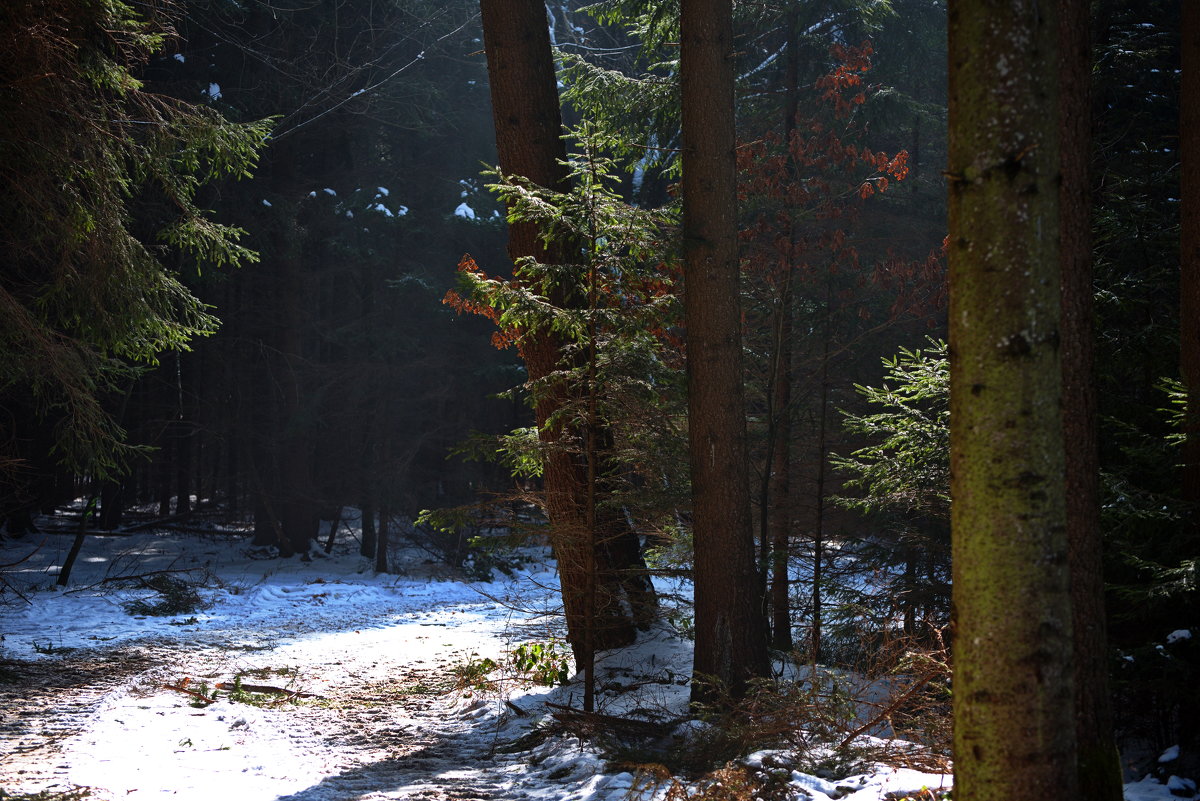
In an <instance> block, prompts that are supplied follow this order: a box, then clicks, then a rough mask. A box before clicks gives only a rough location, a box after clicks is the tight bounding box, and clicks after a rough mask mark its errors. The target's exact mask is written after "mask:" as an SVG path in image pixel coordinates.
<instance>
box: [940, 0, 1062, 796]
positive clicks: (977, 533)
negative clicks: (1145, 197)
mask: <svg viewBox="0 0 1200 801" xmlns="http://www.w3.org/2000/svg"><path fill="white" fill-rule="evenodd" d="M1058 17H1059V15H1058V8H1057V6H1056V4H1054V3H1049V4H1046V3H1034V2H1031V0H1009V1H1008V2H985V1H984V0H951V3H950V18H949V55H950V82H949V89H950V93H949V96H950V142H949V160H950V164H949V178H950V181H949V184H950V192H949V210H950V237H949V244H950V249H949V255H950V345H951V371H950V375H951V416H950V420H951V444H950V458H951V494H952V497H953V499H954V502H953V505H952V509H951V527H952V535H951V536H952V545H953V587H954V590H953V601H954V612H953V615H954V649H955V661H956V665H955V676H954V762H955V788H954V797H955V799H956V801H978V799H1001V798H1005V799H1007V798H1036V797H1042V796H1048V795H1054V796H1061V797H1063V798H1077V797H1079V796H1078V795H1077V794H1076V789H1075V788H1076V786H1077V776H1076V769H1075V766H1076V747H1075V718H1074V707H1075V703H1074V700H1075V699H1074V687H1073V680H1072V668H1073V665H1072V657H1071V653H1072V631H1071V628H1072V621H1071V606H1070V584H1069V579H1068V569H1067V565H1068V545H1067V537H1066V510H1065V503H1066V502H1065V482H1064V479H1063V474H1064V471H1065V458H1064V454H1063V450H1064V440H1063V425H1062V414H1061V408H1062V407H1061V403H1062V365H1061V358H1060V352H1059V342H1060V337H1061V312H1062V298H1061V296H1060V265H1059V255H1060V249H1059V230H1060V229H1059V226H1060V217H1059V215H1060V202H1059V180H1060V178H1061V173H1060V166H1059V128H1058V113H1059V100H1058V75H1059V60H1058V48H1059V28H1058Z"/></svg>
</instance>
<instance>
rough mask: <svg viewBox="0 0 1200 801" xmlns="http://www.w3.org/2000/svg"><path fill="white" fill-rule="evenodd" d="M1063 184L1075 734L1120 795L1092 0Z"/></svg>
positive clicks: (1062, 131) (1084, 758)
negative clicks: (1098, 314) (1100, 337)
mask: <svg viewBox="0 0 1200 801" xmlns="http://www.w3.org/2000/svg"><path fill="white" fill-rule="evenodd" d="M1059 8H1060V10H1061V14H1062V17H1061V18H1060V20H1059V31H1060V36H1059V47H1060V51H1059V59H1060V66H1059V70H1060V78H1059V82H1060V86H1061V94H1060V96H1059V103H1060V110H1059V126H1060V127H1059V151H1060V158H1061V169H1062V183H1061V188H1060V191H1059V203H1060V211H1059V214H1060V219H1061V222H1060V223H1059V225H1060V242H1061V251H1060V254H1059V263H1060V264H1061V265H1062V288H1061V292H1062V384H1063V386H1062V392H1063V403H1062V411H1063V415H1062V419H1063V437H1064V452H1065V458H1066V474H1065V478H1066V515H1067V517H1066V525H1067V542H1068V552H1067V559H1068V567H1069V570H1070V577H1071V615H1072V637H1073V640H1074V655H1075V657H1074V658H1075V707H1076V708H1075V736H1076V741H1077V742H1076V748H1077V749H1078V757H1079V770H1078V774H1079V793H1080V797H1081V798H1086V799H1089V801H1092V800H1093V799H1094V801H1121V799H1122V797H1123V782H1122V777H1121V761H1120V756H1119V755H1118V753H1117V745H1116V741H1115V739H1114V737H1113V716H1112V702H1111V699H1110V695H1109V686H1108V659H1109V653H1108V640H1107V636H1106V632H1105V609H1104V571H1103V565H1102V559H1101V542H1100V462H1099V455H1098V442H1097V412H1096V408H1097V397H1096V384H1095V361H1096V358H1095V317H1094V314H1093V293H1094V290H1093V284H1092V237H1091V231H1092V204H1091V198H1092V182H1091V170H1090V163H1091V159H1092V146H1091V144H1092V103H1091V79H1090V75H1091V70H1092V64H1093V58H1092V48H1091V42H1090V40H1089V36H1088V31H1089V26H1090V21H1089V4H1088V3H1087V2H1085V0H1062V2H1061V3H1060V6H1059Z"/></svg>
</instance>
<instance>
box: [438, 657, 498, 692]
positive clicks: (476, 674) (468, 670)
mask: <svg viewBox="0 0 1200 801" xmlns="http://www.w3.org/2000/svg"><path fill="white" fill-rule="evenodd" d="M478 657H479V654H471V656H470V657H468V658H467V660H466V661H465V662H460V663H459V664H457V665H454V666H453V667H452V668H450V672H451V673H453V674H454V677H455V679H456V684H455V687H456V689H459V690H465V689H472V690H486V689H488V688H489V687H490V686H492V681H491V680H490V679H489V678H488V674H489V673H491V672H492V671H493V670H495V669H496V668H498V667H500V666H499V665H497V664H496V662H495V661H494V660H491V659H488V658H487V657H486V656H485V657H484V658H482V659H479V658H478Z"/></svg>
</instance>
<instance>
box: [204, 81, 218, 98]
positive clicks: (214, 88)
mask: <svg viewBox="0 0 1200 801" xmlns="http://www.w3.org/2000/svg"><path fill="white" fill-rule="evenodd" d="M207 94H208V96H209V97H210V98H212V99H213V100H218V99H219V98H220V97H221V85H220V84H219V83H210V84H209V85H208V92H207Z"/></svg>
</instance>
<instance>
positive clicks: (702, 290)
mask: <svg viewBox="0 0 1200 801" xmlns="http://www.w3.org/2000/svg"><path fill="white" fill-rule="evenodd" d="M679 56H680V88H681V93H682V106H683V119H682V123H683V127H682V132H683V133H682V135H683V152H682V158H683V179H682V197H683V263H684V320H685V324H686V326H687V381H688V449H689V460H690V464H691V475H692V530H693V541H694V544H695V569H694V575H695V603H696V617H695V625H696V649H695V654H696V656H695V663H694V672H693V682H692V697H693V698H694V699H697V700H699V699H705V698H710V697H712V692H713V690H714V689H716V688H714V687H713V684H712V683H713V682H716V684H717V685H719V687H721V688H723V689H725V690H727V691H728V692H729V693H730V694H731V695H732V696H733V697H739V696H741V695H742V694H744V693H745V691H746V689H747V682H748V681H749V680H750V679H753V678H755V677H759V676H765V675H766V674H767V671H768V666H769V664H768V655H767V639H766V632H765V630H764V629H765V626H764V621H763V615H762V604H761V599H760V596H759V582H758V580H757V577H758V574H757V570H756V568H755V558H754V535H753V531H752V528H751V519H750V485H749V464H748V459H747V454H746V410H745V404H744V400H743V390H742V341H741V325H742V321H741V314H740V310H739V288H738V273H739V269H738V268H739V264H738V247H737V180H736V172H735V154H734V148H735V147H736V137H735V131H734V117H733V108H734V86H733V76H734V41H733V4H732V2H731V0H682V2H681V3H680V51H679Z"/></svg>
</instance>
